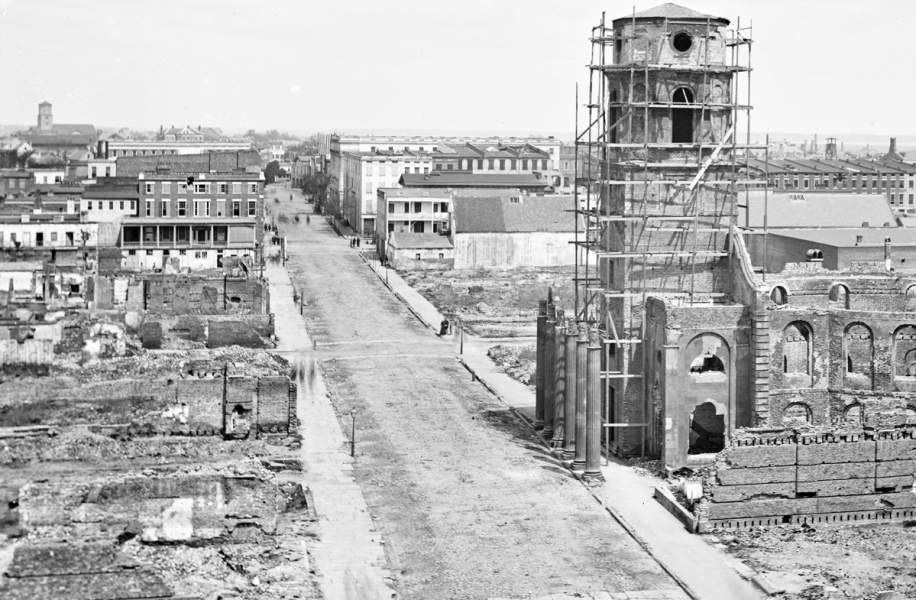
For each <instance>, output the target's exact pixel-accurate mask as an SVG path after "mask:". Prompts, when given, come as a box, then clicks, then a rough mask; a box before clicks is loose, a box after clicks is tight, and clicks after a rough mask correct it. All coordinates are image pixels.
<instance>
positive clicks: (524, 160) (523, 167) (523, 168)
mask: <svg viewBox="0 0 916 600" xmlns="http://www.w3.org/2000/svg"><path fill="white" fill-rule="evenodd" d="M522 170H523V171H527V170H528V159H527V158H523V159H522Z"/></svg>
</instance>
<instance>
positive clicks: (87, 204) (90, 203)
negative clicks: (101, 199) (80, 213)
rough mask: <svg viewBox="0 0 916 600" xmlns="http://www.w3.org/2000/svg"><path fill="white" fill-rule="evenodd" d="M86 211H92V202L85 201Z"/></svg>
mask: <svg viewBox="0 0 916 600" xmlns="http://www.w3.org/2000/svg"><path fill="white" fill-rule="evenodd" d="M86 210H92V200H86Z"/></svg>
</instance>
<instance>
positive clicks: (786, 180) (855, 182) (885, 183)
mask: <svg viewBox="0 0 916 600" xmlns="http://www.w3.org/2000/svg"><path fill="white" fill-rule="evenodd" d="M799 183H801V186H800V187H799ZM774 184H775V185H776V186H777V187H782V188H787V189H805V190H807V189H810V188H811V187H812V186H813V187H815V188H833V189H849V188H881V189H884V188H903V187H909V188H911V189H912V188H913V187H914V183H913V179H909V181H908V185H906V186H905V185H904V180H903V176H902V175H897V176H895V177H894V176H889V177H881V178H879V177H877V176H874V175H861V174H857V175H849V176H839V177H838V176H834V175H823V176H816V177H802V178H799V177H798V176H795V177H789V176H788V175H783V176H781V177H779V176H777V177H776V178H775V181H774Z"/></svg>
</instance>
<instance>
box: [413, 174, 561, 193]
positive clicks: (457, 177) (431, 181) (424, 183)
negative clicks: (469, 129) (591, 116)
mask: <svg viewBox="0 0 916 600" xmlns="http://www.w3.org/2000/svg"><path fill="white" fill-rule="evenodd" d="M398 183H399V184H400V185H402V186H404V187H478V188H540V189H545V188H547V187H548V186H549V185H550V184H549V182H548V181H546V180H542V179H538V178H537V177H535V176H534V175H527V174H521V175H518V174H509V173H506V174H500V173H461V172H454V171H434V172H432V173H428V174H422V173H404V174H403V175H401V178H400V180H398Z"/></svg>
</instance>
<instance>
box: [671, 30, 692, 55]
mask: <svg viewBox="0 0 916 600" xmlns="http://www.w3.org/2000/svg"><path fill="white" fill-rule="evenodd" d="M671 45H672V46H673V47H674V49H675V50H677V51H678V52H687V51H688V50H690V48H691V46H693V36H692V35H690V34H689V33H687V32H686V31H680V32H678V33H675V34H674V37H673V38H671Z"/></svg>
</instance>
